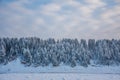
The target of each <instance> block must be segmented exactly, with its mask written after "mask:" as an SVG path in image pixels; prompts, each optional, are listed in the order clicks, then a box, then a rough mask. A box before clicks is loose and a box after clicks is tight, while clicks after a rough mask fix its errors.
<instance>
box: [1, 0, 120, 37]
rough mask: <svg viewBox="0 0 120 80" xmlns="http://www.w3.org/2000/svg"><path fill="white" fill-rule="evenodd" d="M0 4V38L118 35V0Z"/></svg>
mask: <svg viewBox="0 0 120 80" xmlns="http://www.w3.org/2000/svg"><path fill="white" fill-rule="evenodd" d="M109 1H111V2H114V3H115V4H114V5H113V4H110V3H111V2H109ZM1 4H2V5H1V6H0V36H1V37H7V36H9V37H28V36H37V37H40V38H49V37H53V38H64V37H67V38H79V39H80V38H86V39H88V38H95V39H103V38H109V39H111V38H120V23H119V22H120V4H119V0H51V1H50V2H48V1H47V0H46V3H45V4H43V3H42V2H40V1H37V0H31V1H29V0H18V1H16V0H15V1H12V2H7V1H6V2H4V3H3V2H1ZM109 6H110V7H109Z"/></svg>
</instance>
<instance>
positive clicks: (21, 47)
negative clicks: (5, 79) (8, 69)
mask: <svg viewBox="0 0 120 80" xmlns="http://www.w3.org/2000/svg"><path fill="white" fill-rule="evenodd" d="M17 58H19V59H20V62H21V63H22V64H24V65H25V66H34V67H38V66H48V65H50V64H52V65H53V66H59V65H60V64H64V65H68V66H71V67H75V66H77V65H78V66H84V67H87V66H88V65H90V64H91V61H93V63H94V64H96V65H97V64H100V65H114V64H115V65H119V64H120V40H115V39H112V40H108V39H103V40H95V39H89V40H85V39H80V40H78V39H66V38H65V39H61V40H55V39H53V38H49V39H46V40H43V39H40V38H37V37H29V38H19V39H18V38H0V64H1V65H6V64H8V63H9V62H11V61H13V60H16V59H17Z"/></svg>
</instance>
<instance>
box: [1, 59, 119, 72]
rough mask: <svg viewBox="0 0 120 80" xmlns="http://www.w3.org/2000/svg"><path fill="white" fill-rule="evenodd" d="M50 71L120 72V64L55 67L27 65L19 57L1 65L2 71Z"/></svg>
mask: <svg viewBox="0 0 120 80" xmlns="http://www.w3.org/2000/svg"><path fill="white" fill-rule="evenodd" d="M41 72H42V73H43V72H44V73H48V72H52V73H55V72H59V73H61V72H62V73H63V72H64V73H65V72H66V73H68V72H69V73H87V74H89V73H92V74H93V73H98V74H99V73H110V74H113V73H115V74H118V73H120V66H88V67H82V66H76V67H74V68H72V67H70V66H65V65H62V64H61V65H60V66H58V67H53V66H51V65H49V66H47V67H41V66H40V67H25V66H24V65H22V64H21V63H20V61H19V59H17V60H15V61H12V62H10V63H8V64H7V65H5V66H4V65H0V73H41Z"/></svg>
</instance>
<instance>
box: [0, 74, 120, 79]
mask: <svg viewBox="0 0 120 80" xmlns="http://www.w3.org/2000/svg"><path fill="white" fill-rule="evenodd" d="M0 80H120V75H119V74H78V73H67V74H66V73H50V74H49V73H39V74H32V73H31V74H15V73H14V74H1V75H0Z"/></svg>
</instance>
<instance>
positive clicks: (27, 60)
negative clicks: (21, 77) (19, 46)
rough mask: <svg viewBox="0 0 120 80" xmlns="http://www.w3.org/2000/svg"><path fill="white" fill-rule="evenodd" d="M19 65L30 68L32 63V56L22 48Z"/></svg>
mask: <svg viewBox="0 0 120 80" xmlns="http://www.w3.org/2000/svg"><path fill="white" fill-rule="evenodd" d="M21 63H23V64H25V66H30V65H31V63H32V56H31V53H30V50H29V49H28V48H23V53H22V59H21Z"/></svg>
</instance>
